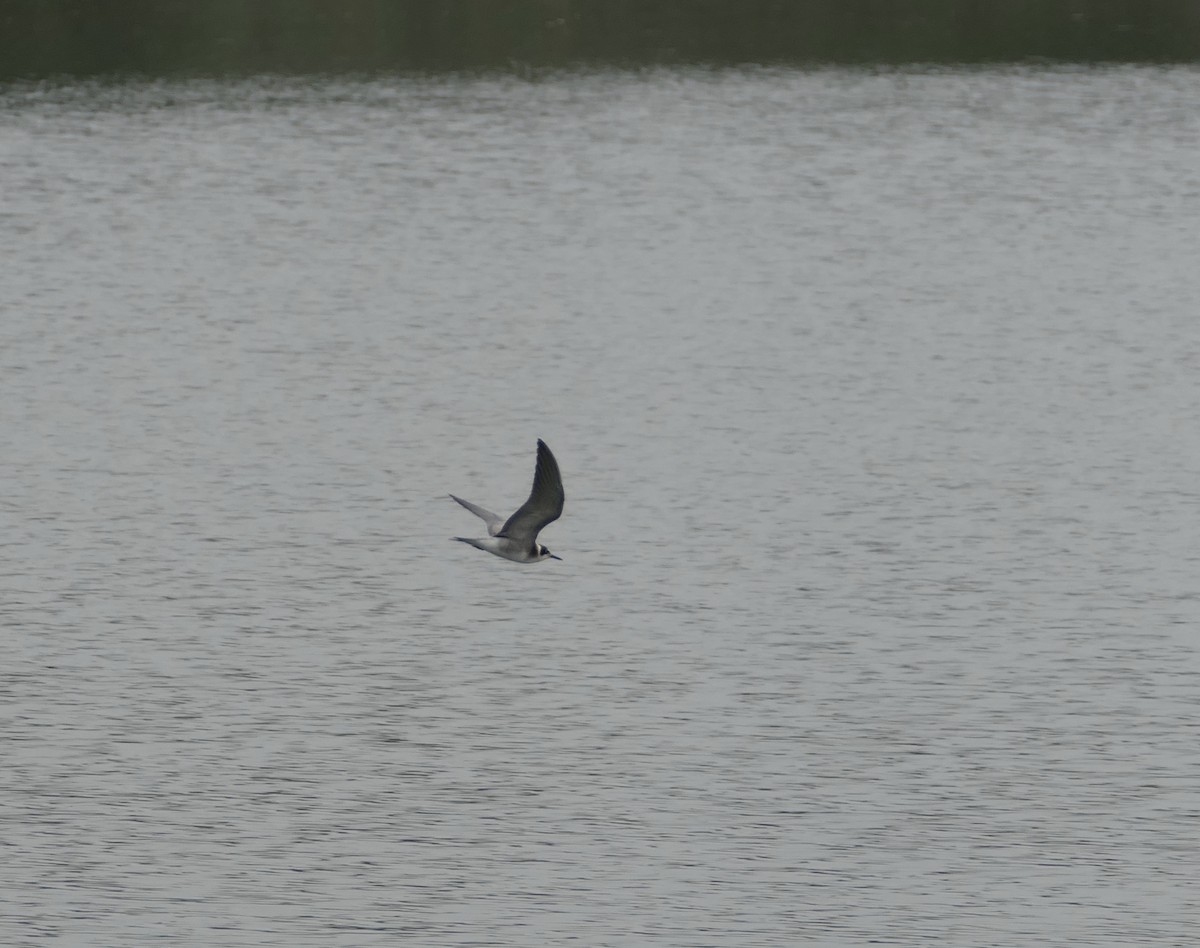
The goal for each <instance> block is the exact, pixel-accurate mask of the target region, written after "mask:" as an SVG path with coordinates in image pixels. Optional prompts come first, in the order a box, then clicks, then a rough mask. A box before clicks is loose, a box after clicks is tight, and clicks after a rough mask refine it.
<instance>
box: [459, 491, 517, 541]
mask: <svg viewBox="0 0 1200 948" xmlns="http://www.w3.org/2000/svg"><path fill="white" fill-rule="evenodd" d="M450 496H451V497H452V498H453V499H454V500H457V501H458V502H459V503H460V504H462V505H463V506H464V507H466V508H467V510H469V511H471V513H473V514H474V515H475V516H476V517H478V518H479V519H480V520H482V521H483V522H484V523H486V524H487V529H488V536H490V537H494V536H495V535H496V534H497V533H499V532H500V528H501V527H503V526H504V520H503V519H502V518H500V517H498V516H496V515H495V514H494V513H492V512H491V511H490V510H484V509H483V508H482V507H479V506H477V505H475V504H473V503H471V502H470V501H469V500H463V499H462V498H461V497H455V496H454V495H453V494H451V495H450Z"/></svg>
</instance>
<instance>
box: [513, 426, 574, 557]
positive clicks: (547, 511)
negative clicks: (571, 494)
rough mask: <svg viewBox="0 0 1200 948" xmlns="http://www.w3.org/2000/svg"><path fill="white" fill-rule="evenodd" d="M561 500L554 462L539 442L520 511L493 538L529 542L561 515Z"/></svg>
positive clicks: (559, 483)
mask: <svg viewBox="0 0 1200 948" xmlns="http://www.w3.org/2000/svg"><path fill="white" fill-rule="evenodd" d="M564 500H566V495H565V494H564V493H563V486H562V475H560V474H559V473H558V462H557V461H556V460H554V455H553V454H551V453H550V449H549V448H548V447H546V442H544V441H542V440H540V439H539V440H538V453H537V468H536V469H535V470H534V472H533V490H532V491H531V492H530V494H529V499H528V500H527V501H525V503H524V504H522V505H521V509H520V510H518V511H517V512H516V513H515V514H513V515H512V516H511V517H509V518H508V521H507V522H506V523H505V524H504V526H503V527H501V528H500V532H499V533H498V534H497V536H502V537H509V538H511V539H513V540H524V541H527V542H529V543H532V542H533V541H534V540H535V539H536V538H537V535H538V531H540V530H541V529H542V527H544V526H545V525H546V524H548V523H553V522H554V521H555V520H557V519H558V518H559V517H561V516H562V511H563V501H564Z"/></svg>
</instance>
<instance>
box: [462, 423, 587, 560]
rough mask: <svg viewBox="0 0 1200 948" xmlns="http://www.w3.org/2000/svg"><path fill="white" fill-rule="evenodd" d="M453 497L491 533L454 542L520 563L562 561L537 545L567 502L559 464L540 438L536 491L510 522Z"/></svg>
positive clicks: (534, 488)
mask: <svg viewBox="0 0 1200 948" xmlns="http://www.w3.org/2000/svg"><path fill="white" fill-rule="evenodd" d="M450 496H451V497H452V498H453V499H454V500H457V501H458V502H459V503H460V504H462V505H463V506H464V507H466V508H467V510H469V511H471V513H473V514H474V515H475V516H476V517H479V518H480V519H481V520H482V521H483V522H484V523H486V524H487V530H488V535H487V536H486V537H480V538H479V539H477V540H475V539H468V538H467V537H455V538H454V539H456V540H460V541H462V542H463V543H470V544H471V546H473V547H476V548H478V549H480V550H487V551H488V552H489V553H495V554H496V555H497V556H503V557H504V558H505V559H506V560H514V561H515V562H517V563H537V562H538V561H540V560H547V559H549V560H561V559H562V557H561V556H555V555H554V554H553V553H551V552H550V551H549V550H547V549H546V548H545V547H544V546H542V545H541V544H540V543H538V541H537V535H538V533H540V532H541V530H542V528H543V527H545V526H546V524H548V523H553V522H554V521H555V520H557V519H558V518H559V517H561V516H562V510H563V500H564V499H565V498H566V495H565V494H563V486H562V476H561V475H560V474H559V473H558V462H557V461H556V460H554V455H553V454H551V453H550V449H549V448H548V447H546V442H544V441H542V440H541V439H540V438H539V439H538V452H537V467H536V468H535V469H534V472H533V490H532V491H530V493H529V499H528V500H527V501H525V503H523V504H522V505H521V507H520V509H518V510H517V512H516V513H515V514H513V515H512V516H511V517H509V518H508V519H507V520H502V519H501V518H499V517H497V516H496V515H495V514H494V513H492V512H491V511H490V510H484V509H483V508H482V507H477V506H475V504H473V503H471V502H470V501H469V500H463V499H462V498H461V497H455V496H454V495H453V494H451V495H450Z"/></svg>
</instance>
